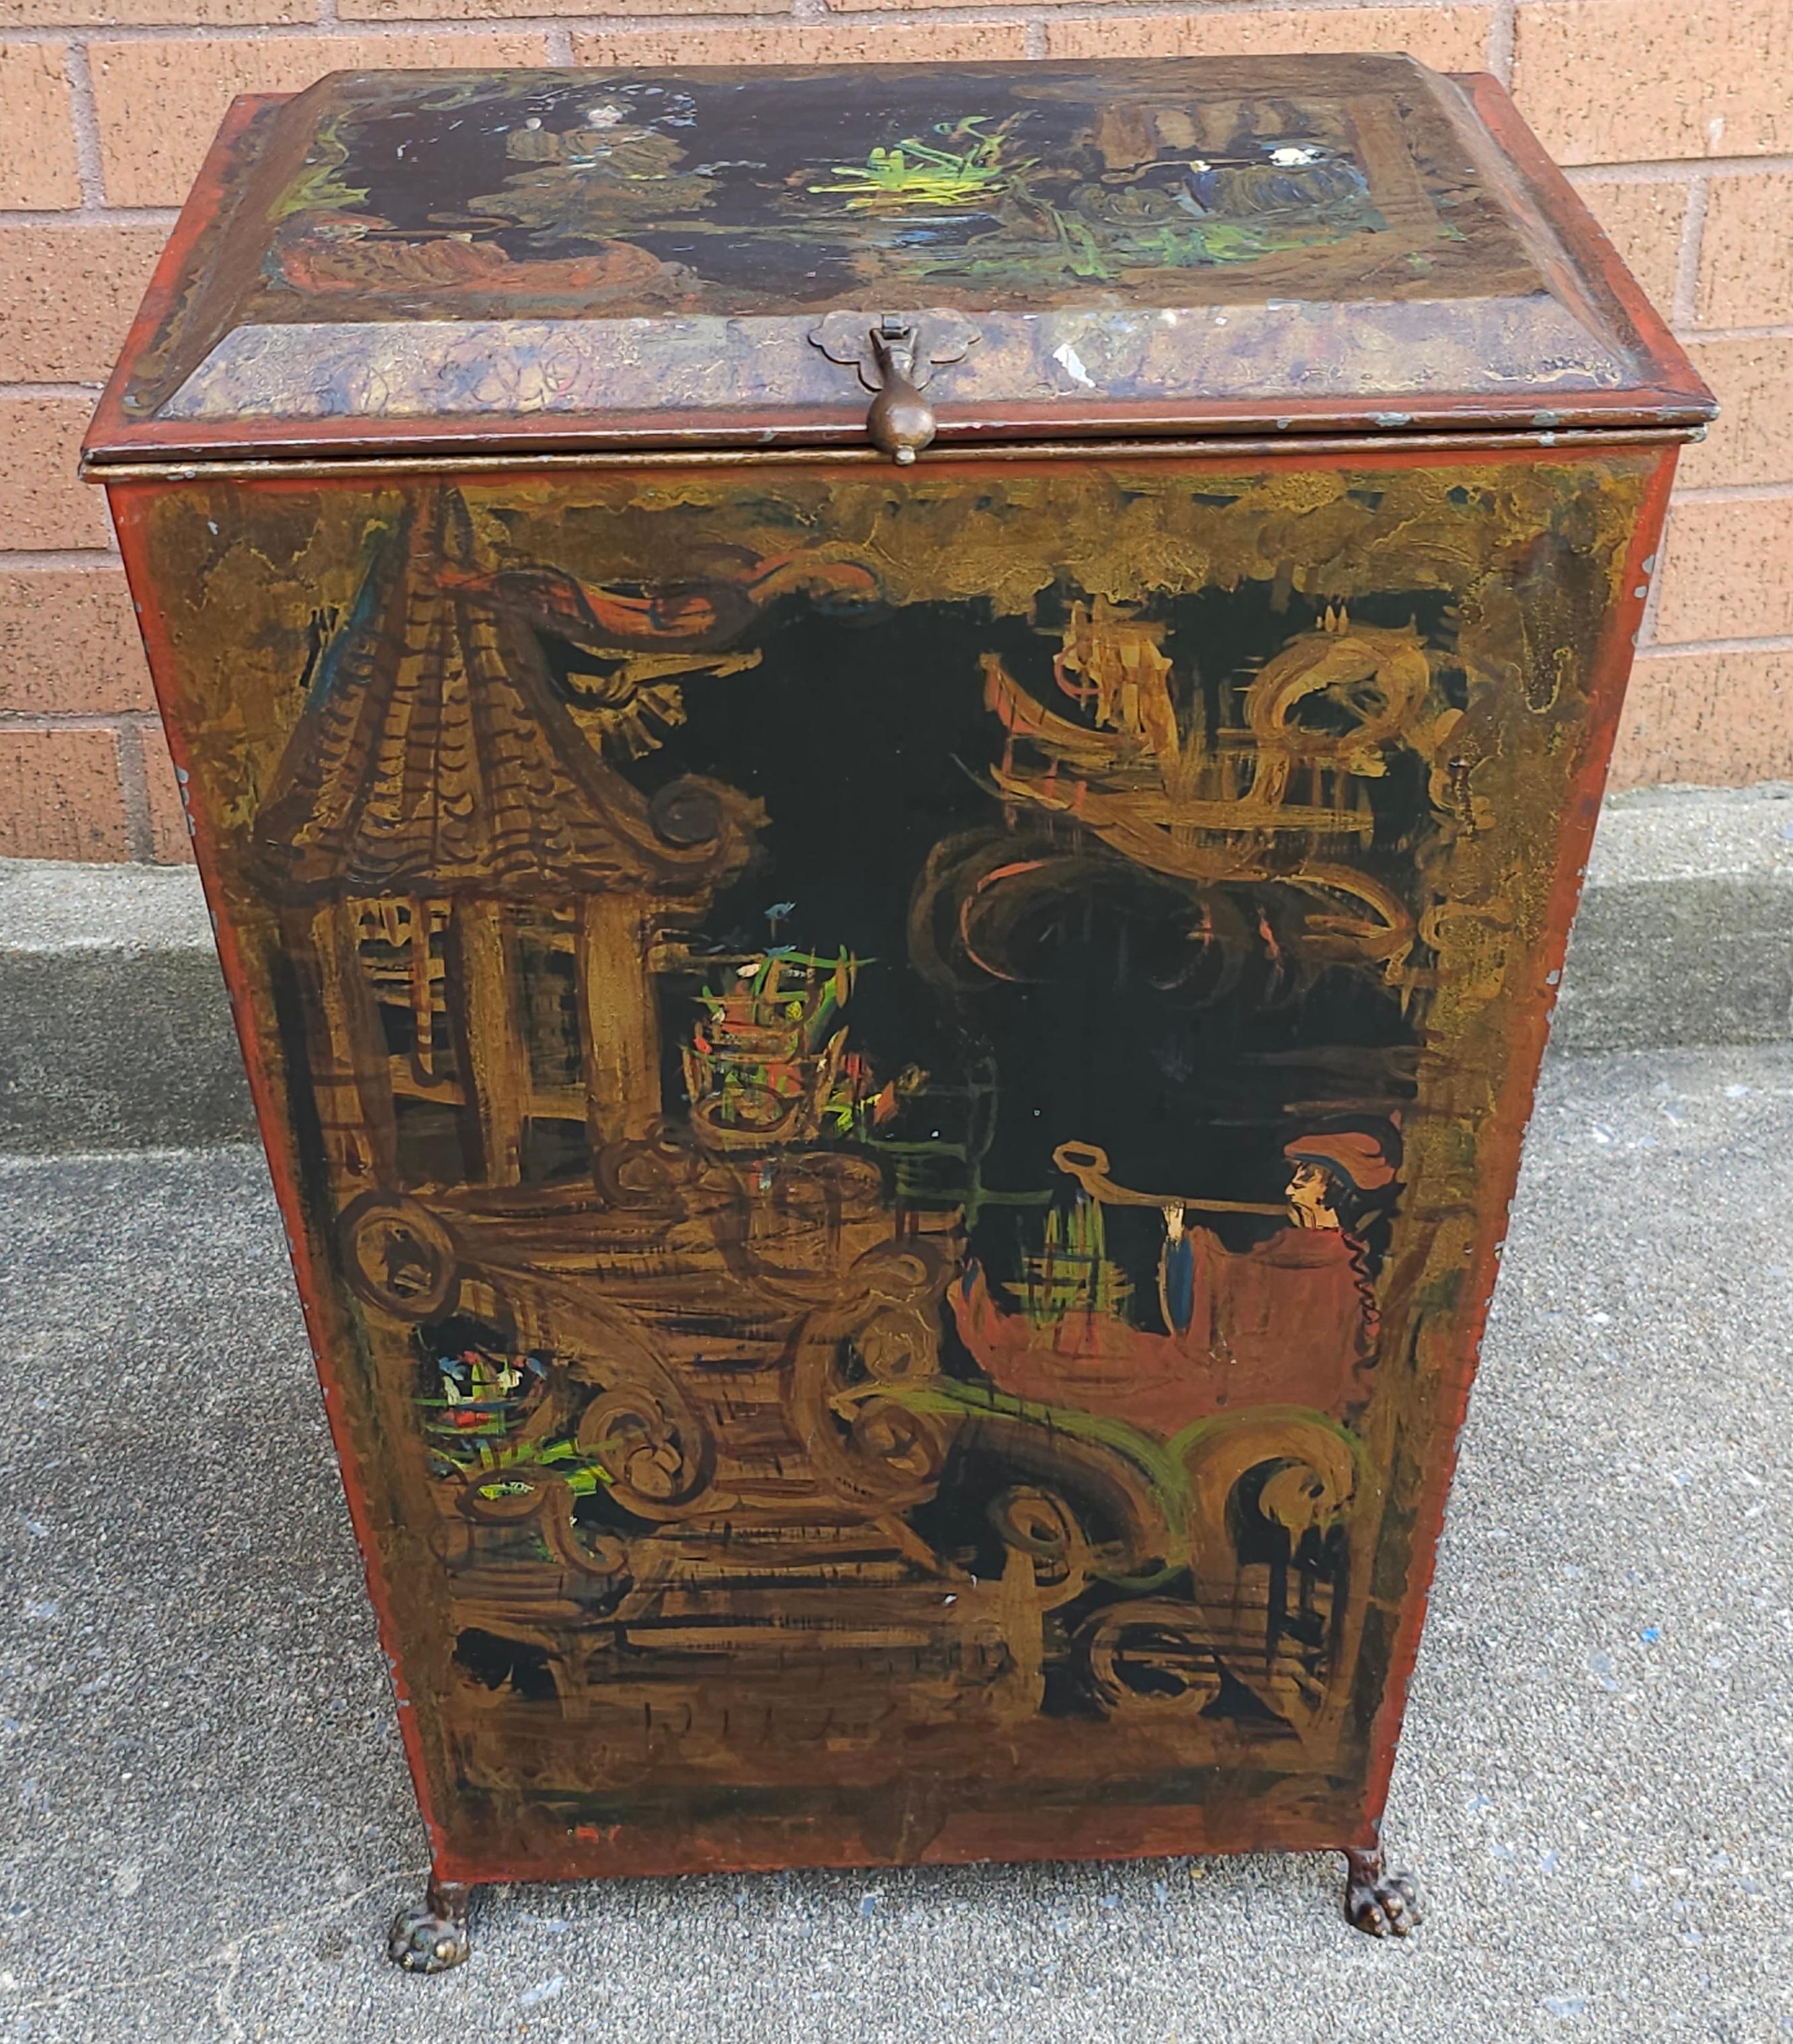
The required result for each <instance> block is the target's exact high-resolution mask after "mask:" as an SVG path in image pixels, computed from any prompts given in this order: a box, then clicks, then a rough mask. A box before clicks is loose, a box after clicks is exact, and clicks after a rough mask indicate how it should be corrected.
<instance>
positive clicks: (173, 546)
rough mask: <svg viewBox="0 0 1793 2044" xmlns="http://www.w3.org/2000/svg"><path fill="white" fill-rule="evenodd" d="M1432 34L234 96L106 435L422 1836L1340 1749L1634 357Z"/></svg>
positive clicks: (1014, 1854) (1269, 1822)
mask: <svg viewBox="0 0 1793 2044" xmlns="http://www.w3.org/2000/svg"><path fill="white" fill-rule="evenodd" d="M1711 410H1712V405H1711V401H1710V398H1709V397H1708V395H1707V392H1706V391H1705V390H1704V389H1703V386H1701V385H1700V383H1699V380H1698V379H1697V378H1695V376H1694V375H1693V374H1692V373H1691V371H1690V369H1689V368H1688V367H1687V363H1686V362H1685V361H1684V359H1683V358H1682V356H1681V355H1680V353H1679V352H1677V350H1676V348H1675V347H1674V345H1673V344H1672V341H1671V340H1669V338H1668V335H1667V333H1666V332H1665V331H1664V328H1663V327H1662V325H1661V322H1660V321H1658V320H1657V318H1656V317H1655V316H1654V315H1653V313H1652V312H1651V311H1650V309H1649V306H1648V305H1646V304H1645V302H1644V301H1643V299H1642V298H1641V296H1640V295H1639V294H1638V290H1637V289H1636V287H1635V286H1634V285H1633V284H1632V282H1631V281H1630V279H1629V278H1628V277H1627V276H1626V274H1625V272H1624V271H1623V270H1622V268H1621V267H1620V266H1619V264H1618V262H1617V261H1616V259H1614V255H1613V252H1612V251H1611V248H1609V247H1608V246H1607V244H1606V242H1605V241H1604V240H1603V239H1602V238H1601V236H1600V235H1599V232H1598V230H1597V229H1595V227H1594V225H1593V224H1592V223H1591V221H1590V220H1589V218H1588V215H1587V214H1586V213H1584V211H1583V209H1582V208H1581V207H1580V205H1579V204H1578V203H1577V202H1576V199H1575V198H1574V196H1573V194H1572V193H1571V192H1570V190H1568V187H1567V186H1566V185H1565V183H1563V182H1562V180H1561V179H1560V178H1559V177H1558V176H1557V174H1556V173H1555V172H1554V171H1553V170H1552V169H1551V167H1549V164H1548V163H1546V162H1545V159H1544V158H1543V157H1542V155H1541V153H1540V152H1539V150H1538V147H1537V145H1536V144H1535V143H1534V141H1533V140H1531V138H1530V136H1528V134H1527V133H1526V130H1525V129H1524V128H1523V127H1522V125H1520V124H1519V122H1518V120H1517V119H1516V117H1515V115H1514V113H1513V111H1512V109H1511V106H1510V105H1509V103H1508V102H1507V99H1506V98H1505V97H1504V96H1503V94H1502V93H1501V91H1500V90H1499V87H1498V86H1495V84H1494V83H1492V81H1491V80H1490V79H1486V78H1465V79H1450V78H1442V77H1438V76H1435V75H1433V74H1431V73H1430V72H1428V71H1426V70H1424V69H1423V68H1422V67H1420V66H1419V65H1417V64H1415V63H1412V62H1411V61H1409V60H1407V59H1404V58H1396V57H1378V58H1369V57H1327V58H1311V59H1300V60H1296V59H1287V60H1284V59H1274V60H1226V61H1188V62H1177V63H1155V64H1152V65H1150V66H1135V65H1129V64H1114V65H1102V64H1078V65H1068V64H1053V63H1017V64H1004V65H990V66H985V67H969V68H962V69H944V68H919V67H918V68H885V69H824V70H804V71H768V70H754V71H720V70H719V71H691V72H688V73H678V74H673V73H666V72H639V73H618V72H595V71H594V72H584V71H581V72H572V71H566V72H561V71H507V72H499V73H483V72H386V73H373V74H367V75H361V74H355V75H339V76H336V77H332V78H328V79H324V80H323V81H322V82H321V83H319V84H318V85H317V86H313V88H312V89H311V90H309V91H307V92H304V93H301V94H298V95H297V96H296V97H272V98H252V99H243V100H240V101H238V102H237V103H236V106H235V107H234V108H233V109H232V112H231V113H230V116H229V117H228V121H226V123H225V128H224V131H223V133H222V134H221V136H220V138H219V140H218V141H217V145H216V147H215V148H214V149H213V153H212V155H211V156H210V158H209V161H208V163H207V164H206V166H205V170H204V171H203V173H202V176H201V178H200V180H199V183H198V187H197V190H196V191H195V193H194V197H193V198H192V200H191V202H190V204H189V206H188V207H187V209H186V212H185V213H184V214H183V215H182V219H181V222H180V225H179V227H178V229H176V231H175V235H174V238H173V240H172V241H171V244H170V246H169V248H168V252H167V255H166V257H165V258H164V259H163V263H162V266H161V268H160V270H159V271H158V273H157V275H156V278H155V282H154V284H153V285H152V288H151V290H150V293H149V296H148V300H147V302H146V303H145V305H144V310H143V313H142V315H141V317H140V319H139V321H138V323H137V325H136V328H135V329H134V330H133V332H132V336H131V338H130V341H129V345H128V347H127V348H126V351H125V359H124V360H123V362H122V363H121V366H120V368H119V370H118V372H117V375H116V376H115V378H113V382H112V384H111V385H110V386H109V389H108V390H107V392H106V397H105V398H104V401H103V402H102V405H101V407H100V410H99V413H98V419H97V421H96V423H95V425H94V428H93V432H92V435H91V436H90V440H89V442H88V446H87V450H86V459H87V463H88V467H89V471H90V473H91V474H93V475H94V476H96V477H98V478H101V479H103V481H104V482H106V486H107V488H108V490H109V494H110V498H111V502H112V508H113V515H114V517H115V519H116V521H117V527H118V532H119V536H120V540H121V544H122V547H123V548H124V554H125V563H126V566H127V567H128V569H129V574H130V579H131V584H132V589H133V590H134V591H135V593H136V601H137V605H138V608H139V609H140V613H141V614H142V618H143V627H144V636H145V639H146V640H147V642H148V648H149V655H150V659H151V662H152V666H153V667H154V670H155V685H156V687H157V690H158V691H159V695H160V698H161V704H162V710H163V717H164V718H165V719H166V721H167V730H168V736H169V740H170V743H171V746H172V747H173V751H174V756H175V761H176V763H177V767H178V770H179V778H180V781H181V783H182V787H183V789H184V791H185V793H186V801H187V805H188V808H189V812H190V816H191V820H192V827H193V832H194V840H195V843H196V845H197V847H198V859H199V864H200V868H201V871H202V874H203V875H204V878H205V886H206V890H207V893H208V894H209V897H210V900H211V904H212V907H213V912H214V915H215V917H216V921H217V935H218V945H219V949H220V951H221V955H222V958H223V961H224V968H225V974H226V976H227V978H228V982H229V985H230V990H231V995H232V1000H233V1001H234V1003H235V1007H236V1019H237V1023H238V1026H239V1028H240V1032H241V1035H242V1042H243V1051H244V1057H245V1058H246V1060H247V1062H248V1068H249V1073H250V1076H251V1082H252V1083H253V1085H254V1089H255V1100H256V1104H257V1107H258V1109H259V1114H260V1117H261V1126H262V1130H263V1135H264V1138H265V1139H266V1143H267V1153H268V1158H269V1162H270V1164H271V1168H272V1171H273V1176H274V1181H275V1185H276V1187H277V1188H278V1193H279V1197H280V1202H281V1206H282V1210H283V1212H284V1214H285V1217H286V1226H287V1228H288V1230H289V1231H290V1238H291V1243H292V1251H293V1257H294V1264H295V1266H296V1268H297V1271H298V1282H299V1288H300V1290H301V1293H302V1296H303V1298H304V1301H305V1312H306V1316H307V1319H308V1321H309V1327H310V1332H311V1339H312V1341H313V1345H314V1347H315V1349H316V1351H317V1365H318V1369H319V1372H320V1374H321V1377H322V1379H323V1383H324V1396H325V1398H326V1400H327V1403H328V1409H329V1413H330V1418H331V1422H332V1426H333V1427H334V1429H335V1435H336V1443H337V1446H338V1448H339V1450H340V1454H341V1458H342V1464H343V1473H344V1481H345V1483H346V1485H347V1492H348V1497H349V1501H350V1504H351V1509H352V1511H353V1513H354V1518H355V1526H356V1528H357V1531H358V1532H359V1537H360V1540H361V1543H362V1546H363V1550H364V1552H365V1554H366V1557H367V1570H368V1576H369V1580H370V1583H371V1589H372V1592H373V1596H374V1601H375V1603H376V1604H377V1605H378V1609H379V1614H380V1623H381V1626H382V1633H383V1637H384V1639H385V1642H386V1647H387V1650H388V1651H389V1653H390V1655H391V1658H392V1662H393V1666H394V1673H395V1679H396V1681H397V1685H398V1689H399V1692H400V1696H401V1713H400V1715H401V1723H402V1724H403V1726H404V1732H405V1746H406V1750H407V1752H408V1754H409V1758H410V1764H411V1767H412V1769H413V1774H414V1776H415V1777H416V1781H417V1792H418V1796H419V1798H420V1801H421V1804H422V1807H423V1811H424V1817H425V1819H426V1820H427V1823H428V1827H429V1832H430V1837H431V1841H432V1858H433V1865H434V1869H435V1877H434V1880H433V1881H432V1885H431V1888H430V1891H429V1894H428V1898H427V1900H425V1902H424V1904H423V1906H421V1907H420V1908H416V1909H413V1910H410V1911H407V1912H405V1915H402V1916H401V1918H400V1919H399V1922H398V1923H397V1926H396V1927H394V1934H393V1950H394V1956H395V1957H396V1958H399V1959H401V1961H402V1962H403V1963H405V1965H409V1966H413V1967H417V1968H423V1969H434V1968H436V1967H439V1966H443V1965H451V1964H453V1963H454V1962H455V1961H456V1960H457V1959H459V1958H462V1957H463V1956H464V1955H465V1953H466V1949H467V1946H466V1907H467V1900H468V1896H469V1893H470V1889H471V1888H473V1887H474V1885H478V1884H479V1883H481V1882H489V1881H511V1880H517V1879H528V1880H536V1879H547V1880H554V1879H560V1878H563V1877H569V1878H570V1877H585V1876H590V1875H599V1874H630V1873H666V1872H670V1871H680V1870H686V1869H746V1868H770V1867H785V1866H805V1865H885V1864H908V1863H911V1862H915V1861H957V1860H968V1859H973V1858H992V1857H993V1858H1076V1857H1084V1856H1101V1855H1108V1854H1155V1853H1211V1852H1226V1851H1234V1850H1243V1849H1246V1848H1251V1849H1261V1848H1283V1849H1287V1850H1296V1851H1306V1850H1319V1849H1323V1848H1326V1849H1333V1850H1344V1851H1345V1852H1346V1853H1347V1854H1348V1855H1349V1858H1350V1868H1351V1874H1350V1887H1349V1891H1348V1900H1347V1908H1348V1911H1349V1913H1350V1916H1351V1918H1352V1920H1353V1922H1355V1923H1359V1924H1360V1925H1361V1926H1362V1927H1364V1928H1365V1929H1368V1930H1372V1931H1379V1932H1388V1931H1396V1932H1399V1931H1404V1930H1405V1929H1406V1928H1407V1927H1408V1926H1409V1925H1410V1924H1411V1922H1412V1921H1413V1920H1414V1917H1415V1910H1414V1905H1413V1901H1412V1896H1411V1890H1410V1889H1409V1888H1407V1885H1405V1883H1404V1882H1403V1881H1402V1880H1401V1879H1400V1878H1399V1877H1396V1876H1392V1875H1390V1874H1388V1873H1387V1872H1386V1871H1385V1869H1384V1865H1383V1861H1382V1858H1381V1854H1380V1848H1379V1846H1378V1827H1379V1823H1380V1816H1381V1812H1382V1808H1383V1803H1384V1796H1385V1793H1386V1791H1387V1787H1388V1777H1389V1770H1390V1767H1391V1765H1392V1758H1393V1754H1394V1748H1395V1740H1396V1731H1397V1728H1398V1726H1399V1719H1400V1715H1401V1709H1402V1704H1403V1696H1404V1692H1405V1688H1406V1684H1407V1676H1408V1673H1409V1670H1410V1669H1411V1666H1412V1664H1413V1660H1414V1655H1415V1648H1416V1646H1417V1643H1418V1640H1419V1629H1420V1623H1421V1618H1422V1610H1423V1607H1424V1603H1425V1598H1426V1589H1427V1585H1428V1581H1429V1578H1430V1573H1431V1569H1432V1560H1433V1552H1434V1545H1435V1543H1436V1541H1437V1539H1438V1531H1439V1526H1440V1521H1441V1518H1442V1512H1443V1508H1444V1501H1445V1493H1446V1486H1447V1485H1448V1483H1449V1477H1450V1472H1451V1465H1452V1458H1453V1445H1454V1441H1455V1437H1456V1434H1457V1427H1458V1425H1459V1423H1460V1422H1461V1419H1462V1416H1463V1413H1464V1408H1465V1400H1466V1397H1467V1395H1468V1392H1469V1381H1470V1377H1471V1375H1472V1370H1473V1368H1474V1364H1475V1358H1476V1343H1477V1339H1478V1336H1479V1333H1480V1327H1481V1324H1482V1319H1483V1315H1484V1309H1485V1308H1486V1306H1487V1304H1488V1296H1489V1292H1490V1289H1491V1287H1492V1283H1493V1281H1494V1276H1495V1266H1496V1258H1497V1253H1498V1250H1499V1242H1500V1237H1501V1232H1502V1228H1503V1220H1504V1216H1505V1213H1506V1209H1507V1201H1508V1197H1509V1196H1510V1194H1511V1190H1512V1187H1513V1181H1514V1174H1515V1167H1516V1164H1517V1160H1518V1153H1519V1145H1520V1139H1521V1136H1522V1132H1523V1130H1524V1127H1525V1122H1526V1112H1527V1105H1528V1101H1529V1099H1530V1092H1531V1088H1532V1085H1533V1082H1534V1076H1535V1074H1536V1071H1537V1069H1538V1058H1539V1055H1540V1053H1541V1051H1542V1046H1543V1043H1544V1039H1545V1028H1546V1022H1547V1017H1548V1013H1549V1008H1550V1004H1551V999H1552V990H1553V987H1554V985H1555V982H1556V979H1557V969H1558V967H1559V966H1560V965H1561V960H1562V957H1563V951H1564V946H1565V941H1566V939H1567V936H1568V925H1569V920H1570V916H1571V913H1572V909H1573V907H1574V903H1575V899H1576V886H1577V882H1578V878H1579V875H1580V871H1581V868H1582V864H1583V861H1584V855H1585V854H1586V851H1587V848H1588V838H1589V834H1590V832H1591V829H1592V827H1593V822H1594V816H1595V807H1596V804H1597V802H1598V799H1599V792H1600V786H1601V780H1602V776H1603V772H1604V770H1605V765H1606V760H1607V751H1608V748H1609V746H1610V743H1611V738H1612V734H1613V729H1614V720H1615V717H1616V715H1617V713H1618V706H1619V701H1620V696H1621V693H1622V690H1623V687H1624V685H1625V679H1626V669H1627V667H1628V664H1629V662H1630V650H1631V643H1632V638H1633V635H1634V632H1635V630H1636V628H1637V626H1638V621H1639V618H1640V616H1641V612H1642V609H1643V605H1644V601H1645V590H1646V586H1647V584H1648V582H1649V574H1650V571H1651V567H1652V564H1653V555H1654V552H1655V549H1656V547H1657V535H1658V532H1659V528H1660V526H1661V518H1662V513H1663V506H1664V499H1665V498H1666V497H1667V494H1668V486H1669V481H1670V477H1671V474H1672V470H1673V467H1674V463H1675V456H1676V445H1677V443H1678V442H1680V441H1681V440H1686V439H1687V438H1688V437H1690V436H1691V435H1692V434H1694V433H1695V432H1697V431H1698V430H1699V427H1700V425H1701V422H1702V421H1704V420H1706V419H1707V417H1709V416H1710V413H1711Z"/></svg>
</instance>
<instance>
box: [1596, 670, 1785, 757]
mask: <svg viewBox="0 0 1793 2044" xmlns="http://www.w3.org/2000/svg"><path fill="white" fill-rule="evenodd" d="M1612 776H1613V784H1614V786H1615V787H1620V788H1636V787H1653V786H1656V785H1657V783H1659V782H1664V781H1693V782H1699V783H1701V784H1703V786H1707V787H1740V786H1743V785H1744V784H1745V783H1746V782H1751V781H1765V780H1775V781H1780V780H1793V653H1645V654H1641V655H1639V656H1638V660H1637V663H1636V664H1635V665H1634V667H1633V668H1632V670H1631V686H1630V691H1629V692H1628V694H1626V698H1625V710H1624V713H1623V716H1622V718H1621V720H1620V722H1619V727H1618V747H1617V750H1616V751H1614V755H1613V763H1612Z"/></svg>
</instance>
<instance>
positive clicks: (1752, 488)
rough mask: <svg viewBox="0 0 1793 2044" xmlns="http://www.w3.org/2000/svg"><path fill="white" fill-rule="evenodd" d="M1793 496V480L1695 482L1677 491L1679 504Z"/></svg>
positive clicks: (1768, 499)
mask: <svg viewBox="0 0 1793 2044" xmlns="http://www.w3.org/2000/svg"><path fill="white" fill-rule="evenodd" d="M1783 497H1793V482H1693V483H1689V484H1688V485H1687V487H1686V488H1685V489H1684V490H1676V492H1675V501H1676V503H1677V504H1760V503H1762V502H1764V501H1773V500H1774V499H1776V498H1783Z"/></svg>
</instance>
